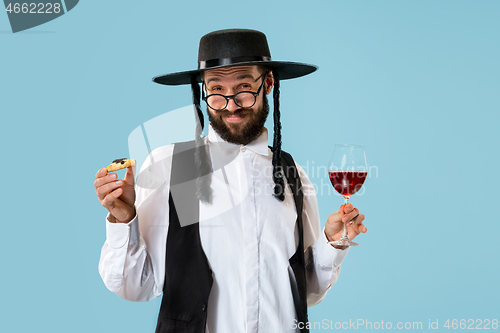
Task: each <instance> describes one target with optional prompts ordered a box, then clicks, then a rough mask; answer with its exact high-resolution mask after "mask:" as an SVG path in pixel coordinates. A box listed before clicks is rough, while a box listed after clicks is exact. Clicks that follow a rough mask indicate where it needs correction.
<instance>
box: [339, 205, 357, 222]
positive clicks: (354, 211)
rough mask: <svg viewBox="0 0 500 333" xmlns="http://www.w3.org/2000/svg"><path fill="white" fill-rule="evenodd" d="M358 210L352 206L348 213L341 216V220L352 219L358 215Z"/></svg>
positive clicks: (347, 220)
mask: <svg viewBox="0 0 500 333" xmlns="http://www.w3.org/2000/svg"><path fill="white" fill-rule="evenodd" d="M358 214H359V210H358V209H357V208H354V209H353V210H352V211H351V212H350V213H349V214H346V215H344V216H343V217H342V222H344V223H346V222H349V221H351V220H353V219H354V218H355V217H356V216H358Z"/></svg>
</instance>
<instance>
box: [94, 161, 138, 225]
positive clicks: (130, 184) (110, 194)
mask: <svg viewBox="0 0 500 333" xmlns="http://www.w3.org/2000/svg"><path fill="white" fill-rule="evenodd" d="M132 168H133V167H129V168H127V172H126V174H125V178H123V179H122V180H117V178H118V176H117V175H116V173H109V174H108V172H107V170H106V168H102V169H100V170H99V171H97V174H96V175H95V178H96V179H95V181H94V186H95V192H96V194H97V199H98V200H99V202H100V203H101V205H102V206H103V207H104V208H106V209H107V210H108V211H109V213H110V217H109V219H110V222H117V223H128V222H130V221H131V220H132V219H133V218H134V216H135V214H136V212H135V206H134V202H135V189H134V173H133V170H132Z"/></svg>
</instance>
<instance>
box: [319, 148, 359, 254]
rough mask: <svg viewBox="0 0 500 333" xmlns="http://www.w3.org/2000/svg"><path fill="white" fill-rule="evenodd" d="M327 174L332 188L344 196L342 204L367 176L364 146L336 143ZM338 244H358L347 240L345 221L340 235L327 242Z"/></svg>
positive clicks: (357, 189)
mask: <svg viewBox="0 0 500 333" xmlns="http://www.w3.org/2000/svg"><path fill="white" fill-rule="evenodd" d="M328 176H329V177H330V181H331V182H332V185H333V188H334V189H335V190H336V191H337V192H338V193H340V194H341V195H343V196H344V204H347V202H348V201H349V197H350V196H351V195H353V194H354V193H356V192H358V191H359V189H361V187H362V186H363V183H364V182H365V179H366V177H367V176H368V165H367V164H366V154H365V147H363V146H361V145H350V144H336V145H335V146H334V147H333V151H332V157H331V158H330V163H329V166H328ZM328 243H329V244H333V245H340V246H359V245H360V244H357V243H355V242H353V241H350V240H349V235H348V233H347V223H346V224H344V230H343V232H342V237H341V238H340V239H339V240H338V241H334V242H328Z"/></svg>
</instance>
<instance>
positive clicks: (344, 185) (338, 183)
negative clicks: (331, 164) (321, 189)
mask: <svg viewBox="0 0 500 333" xmlns="http://www.w3.org/2000/svg"><path fill="white" fill-rule="evenodd" d="M328 175H329V176H330V181H331V182H332V185H333V188H334V189H335V190H336V191H337V192H339V193H340V194H342V195H349V196H350V195H353V194H354V193H356V192H358V191H359V189H360V188H361V186H363V183H364V182H365V179H366V176H367V175H368V171H342V170H340V171H329V172H328Z"/></svg>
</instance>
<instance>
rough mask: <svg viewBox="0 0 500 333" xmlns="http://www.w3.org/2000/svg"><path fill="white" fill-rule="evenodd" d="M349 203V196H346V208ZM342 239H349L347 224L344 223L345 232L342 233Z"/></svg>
mask: <svg viewBox="0 0 500 333" xmlns="http://www.w3.org/2000/svg"><path fill="white" fill-rule="evenodd" d="M347 201H349V196H348V195H345V196H344V208H345V206H346V205H347ZM344 208H343V209H344ZM342 238H343V239H349V233H348V232H347V223H344V232H343V233H342Z"/></svg>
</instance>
